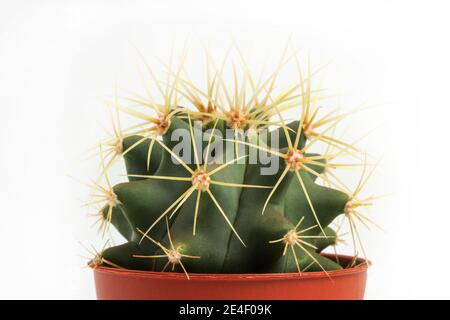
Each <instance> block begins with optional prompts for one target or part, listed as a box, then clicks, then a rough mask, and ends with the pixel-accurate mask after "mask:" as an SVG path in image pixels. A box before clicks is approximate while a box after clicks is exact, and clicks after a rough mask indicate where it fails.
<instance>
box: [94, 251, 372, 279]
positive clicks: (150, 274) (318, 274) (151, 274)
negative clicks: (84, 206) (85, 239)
mask: <svg viewBox="0 0 450 320" xmlns="http://www.w3.org/2000/svg"><path fill="white" fill-rule="evenodd" d="M322 255H323V256H324V257H327V258H335V257H336V255H334V254H326V253H325V254H322ZM337 256H338V257H339V259H343V260H348V259H353V257H352V256H348V255H341V254H338V255H337ZM356 261H357V263H358V264H359V265H358V266H356V267H352V268H349V269H341V270H331V271H328V272H323V271H314V272H303V273H298V272H294V273H243V274H242V273H218V274H217V273H189V278H190V279H187V278H186V275H185V274H184V273H179V272H161V271H142V270H128V269H118V268H112V267H103V266H101V267H97V268H95V269H94V271H95V272H100V273H108V274H111V275H123V276H133V277H138V278H151V279H156V280H158V279H159V280H186V281H192V280H199V281H201V280H204V281H207V280H214V281H264V280H266V281H270V280H295V279H298V280H300V279H327V278H328V279H330V278H336V277H342V276H349V275H356V274H360V273H365V272H366V271H367V269H368V268H369V266H371V265H372V262H371V261H368V263H367V264H366V263H363V262H364V261H365V260H364V259H362V258H357V259H356Z"/></svg>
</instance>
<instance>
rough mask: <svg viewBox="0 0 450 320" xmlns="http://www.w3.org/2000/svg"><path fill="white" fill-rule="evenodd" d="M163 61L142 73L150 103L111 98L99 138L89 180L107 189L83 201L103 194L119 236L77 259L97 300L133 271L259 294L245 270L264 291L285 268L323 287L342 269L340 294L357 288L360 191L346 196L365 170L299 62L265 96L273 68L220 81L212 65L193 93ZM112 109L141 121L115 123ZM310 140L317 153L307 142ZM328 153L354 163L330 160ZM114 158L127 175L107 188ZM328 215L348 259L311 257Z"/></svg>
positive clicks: (295, 278)
mask: <svg viewBox="0 0 450 320" xmlns="http://www.w3.org/2000/svg"><path fill="white" fill-rule="evenodd" d="M284 60H285V58H283V59H282V61H284ZM280 64H281V63H280ZM167 68H168V70H167V71H168V74H169V81H165V82H158V81H156V80H155V83H154V87H155V90H159V92H160V94H161V99H160V100H157V99H155V100H153V97H151V98H150V97H149V98H148V99H147V100H146V99H144V98H129V99H128V101H133V103H134V104H136V103H137V104H140V105H142V108H141V109H139V108H138V107H136V106H135V105H133V106H130V107H128V106H126V101H127V100H126V99H123V100H124V101H118V100H117V99H115V101H114V102H113V103H111V104H112V108H113V112H114V114H115V115H116V117H117V121H115V122H114V137H113V138H111V139H110V140H108V141H105V142H103V143H102V144H101V152H100V154H101V160H102V173H101V177H100V179H98V180H97V181H104V182H105V183H106V184H107V185H106V186H103V185H100V184H101V183H103V182H99V183H98V184H97V185H96V190H97V191H98V192H99V193H100V194H94V195H93V196H94V197H96V198H94V200H98V199H100V200H99V201H95V202H96V203H97V204H98V203H100V204H101V206H100V208H99V211H98V212H99V215H100V220H101V230H102V232H103V235H104V236H106V235H107V234H108V233H107V231H109V228H110V227H111V225H112V226H114V228H115V229H116V230H117V231H118V232H119V233H120V234H121V235H122V236H123V239H124V241H123V243H121V244H119V245H115V246H111V247H108V248H106V249H104V250H102V251H101V252H99V253H97V254H96V256H95V258H94V259H93V260H92V261H90V263H89V266H91V267H92V268H93V269H95V273H96V279H99V280H98V281H100V282H98V285H100V286H101V287H98V288H97V291H98V292H102V295H101V296H102V297H112V296H111V295H108V294H107V293H105V290H109V289H107V288H111V286H109V285H108V284H107V283H106V282H107V280H105V279H107V278H105V274H107V273H110V275H112V277H113V278H114V277H118V278H117V279H119V278H120V279H121V280H120V281H129V283H132V282H133V280H130V279H131V278H133V277H134V276H136V277H142V276H143V273H145V274H147V275H148V276H149V277H150V278H152V277H156V278H152V279H153V280H152V281H153V282H152V285H155V283H158V285H157V287H158V288H160V289H161V286H164V283H165V282H161V281H162V280H164V277H168V279H169V278H170V279H176V280H177V281H178V282H177V283H181V282H183V281H191V282H190V284H189V286H188V287H189V288H191V290H195V289H192V288H194V287H195V283H197V282H199V281H200V282H201V281H211V282H212V283H214V282H215V281H217V282H218V283H219V282H221V281H223V280H224V279H226V278H227V277H231V278H229V280H230V279H231V280H230V281H231V282H234V283H239V281H241V280H242V281H243V282H245V287H246V288H247V289H246V290H250V291H246V292H253V293H254V294H255V295H254V296H251V295H250V296H247V298H249V297H250V298H252V297H253V298H258V297H259V296H258V295H257V294H256V293H255V291H254V290H253V291H252V290H251V289H248V286H249V285H250V286H251V285H252V282H251V281H249V279H253V280H252V281H256V282H257V281H258V279H260V281H263V282H264V283H265V286H266V289H264V290H269V289H268V288H270V286H271V285H274V286H276V285H275V284H274V283H275V282H277V281H282V279H283V277H284V276H286V278H288V279H289V281H288V282H285V283H284V285H286V284H288V283H292V284H294V287H295V286H298V283H300V282H305V281H306V282H308V285H306V287H304V289H305V290H318V291H323V290H325V291H326V290H331V291H329V292H333V283H335V282H337V281H338V279H340V280H339V281H341V280H342V279H346V282H345V286H348V288H347V289H348V290H349V292H353V293H354V295H353V296H351V295H350V296H346V297H350V298H355V299H357V298H362V294H363V292H364V283H365V271H366V269H367V265H368V262H367V258H366V257H365V256H364V259H361V258H356V252H357V251H358V252H361V253H364V255H365V252H364V250H363V249H362V250H361V249H360V250H358V249H356V247H358V246H360V248H361V247H362V244H361V242H360V241H361V239H360V237H359V233H358V231H357V229H356V227H357V223H359V222H361V221H362V222H363V223H368V222H369V221H371V220H369V218H368V217H367V216H365V215H363V213H362V211H361V207H365V206H367V205H369V204H370V203H369V201H370V198H366V199H361V198H360V197H358V195H359V193H360V191H361V189H362V188H363V186H364V184H365V183H366V181H367V178H368V176H369V175H370V174H371V172H370V173H369V174H367V170H366V165H365V163H362V161H361V159H363V158H364V159H365V157H364V156H361V154H360V153H359V150H358V149H357V148H356V147H355V146H353V145H351V144H350V143H346V142H343V141H341V140H340V139H338V138H336V137H335V136H334V135H333V133H334V132H335V129H336V126H337V125H338V123H339V122H340V121H342V120H343V119H344V117H345V116H346V114H344V115H340V114H338V113H337V112H336V111H335V110H331V111H328V112H326V113H325V114H322V113H321V110H322V109H321V110H319V107H318V105H317V103H318V102H317V101H322V100H321V92H320V91H318V90H313V89H312V86H311V83H312V80H313V74H314V73H313V72H311V71H310V70H308V72H307V73H306V74H305V73H302V72H299V79H298V81H294V83H292V84H291V85H290V86H287V87H286V88H284V89H283V90H282V91H281V92H280V93H276V92H275V89H274V88H275V87H276V85H275V82H276V79H277V75H278V71H279V68H278V69H277V70H278V71H276V72H274V73H272V74H270V75H269V76H268V77H267V78H266V79H263V80H262V81H259V82H256V81H255V80H254V79H253V78H252V76H251V75H250V73H249V72H247V70H244V72H242V77H240V76H238V75H237V71H236V69H235V68H233V75H234V81H233V82H232V83H233V85H232V87H233V89H230V88H228V87H227V86H226V84H225V81H224V76H223V75H222V72H223V70H222V71H221V70H218V69H216V70H215V72H212V71H211V69H214V68H212V67H211V66H210V68H208V70H210V72H211V73H212V74H209V75H208V82H207V90H205V91H202V90H201V89H200V88H199V87H200V86H198V85H195V84H193V83H191V82H190V80H188V79H189V78H188V77H187V76H186V77H185V72H184V71H183V70H184V67H183V66H181V65H180V66H179V67H178V69H177V68H175V69H172V68H171V67H167ZM152 75H153V73H152ZM241 78H242V79H241ZM166 82H167V83H166ZM162 83H164V84H162ZM164 86H165V87H164ZM206 106H208V107H206ZM119 114H121V115H125V116H128V117H129V116H131V117H135V118H137V119H139V122H137V124H136V125H134V126H132V127H131V128H128V129H124V130H122V128H120V126H119V121H118V117H119ZM288 119H293V120H288ZM317 145H323V146H325V149H326V152H324V153H322V154H321V153H317V152H315V151H314V150H313V147H315V146H317ZM340 156H346V157H353V159H354V160H355V161H356V162H358V160H359V163H357V164H341V163H339V160H338V159H339V157H340ZM120 159H123V160H124V163H125V167H126V173H127V174H126V175H127V179H128V181H127V182H123V183H119V184H117V185H114V186H113V185H112V184H111V183H110V180H109V177H108V171H109V169H110V168H111V167H112V166H116V165H118V166H120V165H121V164H120V162H117V160H120ZM347 165H348V166H353V167H356V168H358V166H359V167H361V168H362V170H361V171H362V177H361V179H360V181H359V183H358V185H357V186H356V188H355V189H354V191H350V190H353V189H351V188H349V187H346V186H344V185H343V184H342V181H341V180H340V179H339V178H338V175H339V171H338V170H339V169H340V168H342V167H345V166H347ZM103 200H104V201H103ZM336 221H342V222H348V225H349V226H350V229H351V231H352V239H353V244H354V246H355V256H354V258H353V259H351V258H345V259H344V258H342V259H339V257H340V256H339V255H337V254H336V255H334V254H331V255H330V254H327V255H326V254H322V251H323V250H325V249H326V248H335V247H336V246H337V245H338V244H339V241H340V239H339V237H340V235H339V234H338V230H336V228H334V229H333V228H332V223H336ZM337 228H340V226H339V225H338V227H337ZM344 262H345V263H344ZM352 270H356V271H353V273H352ZM208 275H209V276H208ZM214 275H216V277H215V276H214ZM233 275H234V276H233ZM309 275H311V276H309ZM130 277H131V278H130ZM174 277H175V278H174ZM233 277H234V278H233ZM351 277H355V278H354V279H355V284H354V285H356V286H358V288H357V289H355V288H352V285H353V284H352V280H351V279H352V278H351ZM108 279H111V278H108ZM147 279H148V278H147ZM199 279H200V280H199ZM269 280H270V281H269ZM105 281H106V282H105ZM118 281H119V280H118ZM120 281H119V282H120ZM155 281H156V282H155ZM314 281H317V285H318V287H314ZM167 283H170V286H173V284H174V282H170V281H168V282H167ZM296 283H297V284H296ZM117 284H118V283H117ZM183 287H184V286H180V287H179V289H178V292H180V291H179V290H184V289H183ZM121 288H123V286H121ZM209 288H211V287H209ZM283 288H284V289H286V288H287V287H283ZM297 288H301V287H297ZM308 288H309V289H308ZM235 289H238V288H234V289H233V290H235ZM284 289H283V290H284ZM287 289H288V288H287ZM99 290H100V291H99ZM139 290H143V289H142V288H140V289H139ZM161 290H162V291H161ZM161 290H160V291H161V292H167V291H164V290H163V289H161ZM339 290H341V292H342V290H344V291H345V290H346V289H345V287H344V288H340V289H339ZM352 290H353V291H352ZM225 291H226V290H225ZM234 292H236V291H234ZM336 292H337V291H336ZM303 294H304V292H303ZM331 295H332V294H331ZM150 296H151V295H150ZM281 296H283V297H284V298H286V297H285V296H286V294H284V293H283V294H282V295H281ZM344 296H345V295H344ZM99 297H100V296H99ZM122 297H123V296H122ZM130 297H135V296H134V295H133V294H131V295H130ZM146 297H149V295H148V294H147V296H146ZM152 297H154V298H155V297H156V296H152ZM167 297H169V298H170V295H169V296H167ZM183 297H186V296H183ZM270 297H271V298H276V297H274V296H273V294H272V295H270ZM293 297H294V298H295V297H296V295H295V294H293ZM125 298H126V297H125ZM138 298H139V297H138ZM218 298H220V297H218ZM222 298H226V296H222ZM302 298H304V296H302ZM337 298H339V296H337Z"/></svg>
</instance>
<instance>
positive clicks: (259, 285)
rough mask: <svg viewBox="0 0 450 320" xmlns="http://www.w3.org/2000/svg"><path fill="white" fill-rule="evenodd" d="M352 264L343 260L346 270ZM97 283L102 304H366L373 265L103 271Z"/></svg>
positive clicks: (99, 271)
mask: <svg viewBox="0 0 450 320" xmlns="http://www.w3.org/2000/svg"><path fill="white" fill-rule="evenodd" d="M325 256H326V255H325ZM330 257H334V255H333V256H331V255H330ZM351 259H352V258H351V257H348V256H339V260H340V261H341V263H342V264H343V265H346V264H347V263H348V262H349V261H350V260H351ZM362 262H363V261H362V260H359V261H358V262H357V264H360V263H362ZM94 277H95V285H96V290H97V298H98V299H100V300H326V299H335V300H343V299H351V300H361V299H363V298H364V290H365V287H366V278H367V264H362V265H360V266H358V267H354V268H350V269H343V270H335V271H330V272H328V276H327V275H326V274H325V273H324V272H308V273H303V274H298V273H284V274H283V273H276V274H190V275H189V277H190V279H189V280H188V279H187V278H186V276H185V275H184V274H183V273H171V272H147V271H132V270H121V269H114V268H107V267H99V268H96V269H94Z"/></svg>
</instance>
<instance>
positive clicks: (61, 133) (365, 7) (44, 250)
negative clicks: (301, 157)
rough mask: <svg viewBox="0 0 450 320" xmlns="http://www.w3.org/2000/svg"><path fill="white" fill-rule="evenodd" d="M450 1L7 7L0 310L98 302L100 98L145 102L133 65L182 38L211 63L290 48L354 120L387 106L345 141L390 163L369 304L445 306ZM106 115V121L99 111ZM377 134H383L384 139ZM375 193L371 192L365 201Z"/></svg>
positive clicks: (374, 241) (2, 58)
mask: <svg viewBox="0 0 450 320" xmlns="http://www.w3.org/2000/svg"><path fill="white" fill-rule="evenodd" d="M449 9H450V8H449V7H448V6H447V5H446V1H298V0H295V1H285V0H278V1H262V0H259V1H236V2H234V1H231V0H229V1H194V0H190V1H170V0H169V1H167V0H166V1H123V2H122V1H0V199H1V206H0V210H1V213H0V214H1V219H0V298H59V299H66V298H75V299H91V298H95V292H94V285H93V279H92V272H91V270H89V269H86V268H83V265H84V264H85V260H83V258H81V257H80V255H87V253H86V251H85V249H84V248H83V246H82V245H81V244H80V242H81V243H82V244H84V245H90V244H91V243H92V244H94V245H95V246H96V247H97V248H98V247H100V246H101V243H102V241H101V240H100V239H99V237H98V236H96V233H95V229H94V228H92V227H91V225H92V223H93V220H92V218H89V217H87V216H86V209H85V208H82V206H81V205H82V202H83V201H84V200H85V197H86V195H87V193H86V192H87V191H86V187H85V186H84V185H82V184H81V183H78V182H77V181H76V180H75V179H73V178H71V176H74V177H76V178H77V179H79V180H83V181H87V180H89V178H94V177H95V174H96V172H97V171H96V168H95V167H93V166H92V165H91V164H89V162H84V161H83V160H82V159H83V154H84V152H85V151H86V150H87V149H88V148H89V147H90V146H92V145H93V144H94V143H96V142H97V141H98V134H99V133H100V132H101V130H100V129H99V126H100V125H99V121H100V122H102V120H101V117H99V115H100V114H102V113H101V109H102V107H101V106H102V102H101V100H102V98H103V97H105V96H107V95H111V94H112V93H113V92H114V87H115V85H116V84H117V85H118V86H119V87H121V88H126V89H129V90H136V91H139V90H140V88H141V87H140V82H139V73H138V72H137V69H136V65H137V64H138V61H139V59H138V58H137V55H136V51H135V50H134V47H133V46H137V47H139V48H140V49H142V51H143V52H144V53H145V54H152V53H156V54H158V55H162V56H164V55H165V54H167V52H168V50H169V49H170V47H171V46H172V43H173V41H174V40H173V39H178V40H177V41H179V40H180V41H179V42H181V43H182V42H183V40H184V39H186V38H188V37H189V38H190V39H191V38H192V39H194V40H193V41H195V39H206V41H207V42H209V43H210V45H211V46H212V47H213V48H216V51H219V52H220V48H224V47H227V46H228V45H229V44H230V41H231V40H230V39H231V36H233V37H234V38H235V39H236V42H237V43H238V45H240V46H242V47H243V48H244V49H245V48H249V47H251V48H252V51H251V54H250V55H249V57H255V59H256V58H258V57H260V56H261V55H263V53H265V52H266V51H267V52H270V51H271V50H274V52H277V50H281V49H282V47H283V45H284V43H285V42H286V40H287V39H288V37H289V35H291V36H292V43H293V45H294V46H295V47H298V48H301V49H302V50H304V52H309V53H310V55H311V58H312V61H313V62H317V64H319V65H320V64H321V63H324V62H327V61H329V60H332V64H331V65H330V67H329V69H328V70H327V71H326V73H325V76H326V77H325V78H326V79H327V82H326V84H327V88H331V89H333V92H339V93H342V95H343V96H344V98H343V101H344V102H345V103H344V104H345V105H348V106H349V107H353V106H357V105H358V104H359V103H361V102H367V103H368V104H376V105H381V106H382V107H381V108H379V109H376V111H370V113H368V114H367V115H361V116H358V117H356V118H355V119H357V120H355V123H354V124H353V125H352V128H351V129H352V130H353V129H354V130H355V131H356V132H359V133H363V132H364V130H365V129H367V130H369V129H371V128H372V127H378V129H377V131H376V133H375V134H372V135H371V136H370V138H368V140H367V143H366V147H367V149H368V150H369V151H373V152H374V153H375V154H376V155H380V154H381V153H384V157H383V165H382V166H381V168H380V173H379V174H377V178H376V179H375V182H374V183H373V184H372V186H371V187H370V188H373V192H374V193H378V194H384V193H393V195H391V196H390V197H389V198H388V199H387V200H386V201H380V203H379V204H378V205H377V206H376V207H375V208H374V209H373V210H372V213H373V215H374V216H375V217H376V219H377V221H378V222H379V223H381V224H382V225H383V227H384V228H385V229H386V232H384V233H383V232H378V231H374V232H370V233H364V235H365V239H366V248H367V251H368V255H369V258H370V259H371V260H372V261H373V263H374V265H373V267H372V268H371V269H370V272H369V281H368V285H367V294H366V298H368V299H390V298H405V299H407V298H450V294H449V293H448V292H447V287H448V286H449V285H450V281H449V275H448V270H449V263H450V258H449V256H448V253H447V248H448V245H447V242H448V239H449V237H448V228H449V224H448V223H449V220H450V219H449V216H450V210H449V206H448V199H449V178H450V175H449V173H450V170H449V166H448V157H449V155H450V154H449V149H448V147H449V143H448V139H449V138H450V126H449V117H450V112H449V107H450V106H449V100H450V99H449V84H448V75H449V71H450V62H449V57H450V45H449V41H448V39H449V35H448V32H449V30H450V22H449V19H448V12H449ZM99 110H100V111H99ZM379 125H380V126H379ZM370 188H369V189H370Z"/></svg>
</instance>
